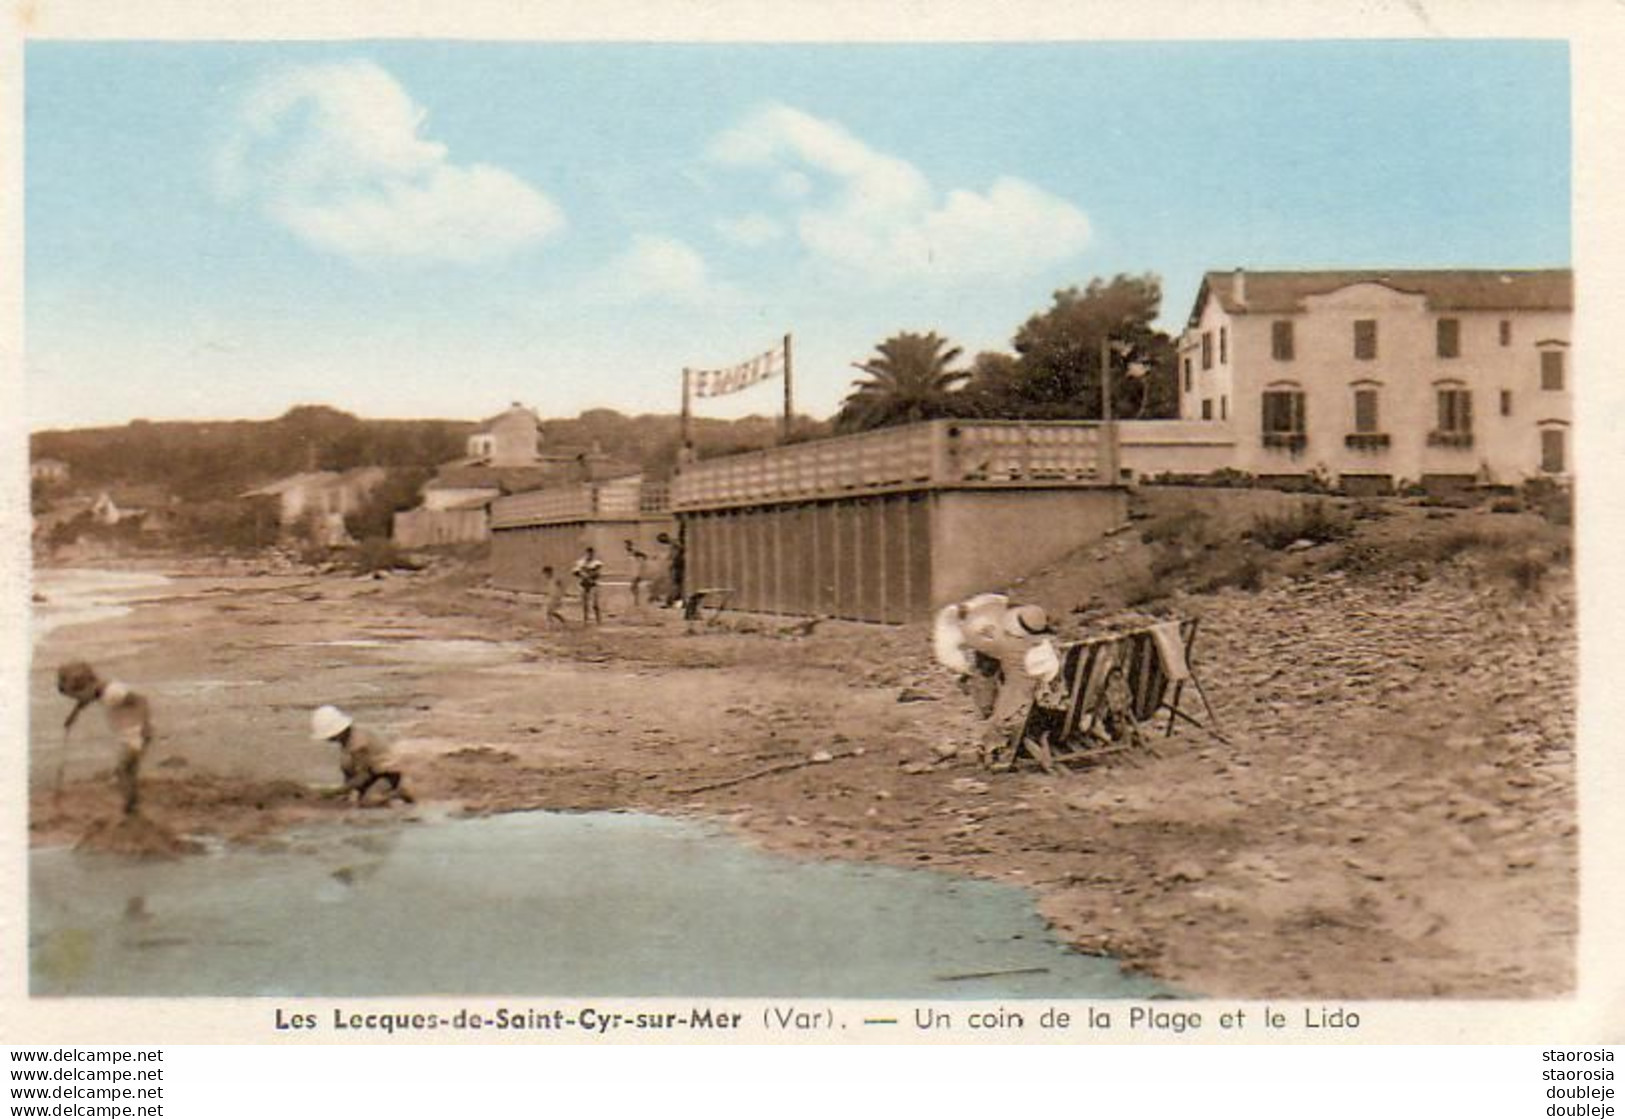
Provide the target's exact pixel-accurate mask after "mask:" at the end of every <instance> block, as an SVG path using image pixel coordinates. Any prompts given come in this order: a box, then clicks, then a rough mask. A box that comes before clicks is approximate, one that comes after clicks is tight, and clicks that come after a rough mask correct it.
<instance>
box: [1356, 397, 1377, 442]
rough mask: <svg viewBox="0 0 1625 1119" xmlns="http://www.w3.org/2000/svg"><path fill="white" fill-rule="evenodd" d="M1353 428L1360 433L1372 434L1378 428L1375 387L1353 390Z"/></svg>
mask: <svg viewBox="0 0 1625 1119" xmlns="http://www.w3.org/2000/svg"><path fill="white" fill-rule="evenodd" d="M1354 430H1355V432H1356V433H1357V434H1360V435H1372V434H1375V433H1376V432H1377V431H1378V430H1380V425H1379V424H1378V423H1377V390H1376V389H1355V390H1354Z"/></svg>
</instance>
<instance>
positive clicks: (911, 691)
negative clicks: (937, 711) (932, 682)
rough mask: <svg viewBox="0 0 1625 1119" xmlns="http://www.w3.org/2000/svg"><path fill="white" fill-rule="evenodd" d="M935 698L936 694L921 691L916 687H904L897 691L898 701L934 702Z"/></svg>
mask: <svg viewBox="0 0 1625 1119" xmlns="http://www.w3.org/2000/svg"><path fill="white" fill-rule="evenodd" d="M936 698H937V697H936V696H934V695H931V694H930V693H928V692H922V691H920V689H918V688H904V689H903V690H902V691H900V692H898V693H897V702H898V703H932V702H935V700H936Z"/></svg>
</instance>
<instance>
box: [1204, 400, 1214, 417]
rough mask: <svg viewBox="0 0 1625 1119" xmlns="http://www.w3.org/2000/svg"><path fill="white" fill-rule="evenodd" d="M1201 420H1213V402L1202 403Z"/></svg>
mask: <svg viewBox="0 0 1625 1119" xmlns="http://www.w3.org/2000/svg"><path fill="white" fill-rule="evenodd" d="M1202 418H1203V419H1204V420H1211V419H1212V418H1213V401H1211V400H1204V401H1202Z"/></svg>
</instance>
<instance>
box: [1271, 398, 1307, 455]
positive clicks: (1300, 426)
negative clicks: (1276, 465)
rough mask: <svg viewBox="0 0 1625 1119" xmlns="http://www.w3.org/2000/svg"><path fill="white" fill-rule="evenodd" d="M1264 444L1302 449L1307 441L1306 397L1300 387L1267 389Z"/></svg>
mask: <svg viewBox="0 0 1625 1119" xmlns="http://www.w3.org/2000/svg"><path fill="white" fill-rule="evenodd" d="M1262 399H1263V402H1264V446H1266V447H1287V448H1289V449H1291V450H1294V451H1296V450H1301V449H1302V448H1303V445H1304V443H1305V441H1306V440H1305V435H1304V397H1303V393H1302V392H1301V391H1300V390H1298V389H1266V390H1265V391H1264V393H1263V396H1262Z"/></svg>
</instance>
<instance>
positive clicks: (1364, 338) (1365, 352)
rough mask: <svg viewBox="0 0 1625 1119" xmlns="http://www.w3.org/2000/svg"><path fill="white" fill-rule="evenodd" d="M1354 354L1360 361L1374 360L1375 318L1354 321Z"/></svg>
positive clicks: (1375, 355) (1375, 353)
mask: <svg viewBox="0 0 1625 1119" xmlns="http://www.w3.org/2000/svg"><path fill="white" fill-rule="evenodd" d="M1354 356H1355V358H1357V359H1358V360H1360V361H1375V360H1376V357H1377V320H1376V319H1356V320H1355V321H1354Z"/></svg>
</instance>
